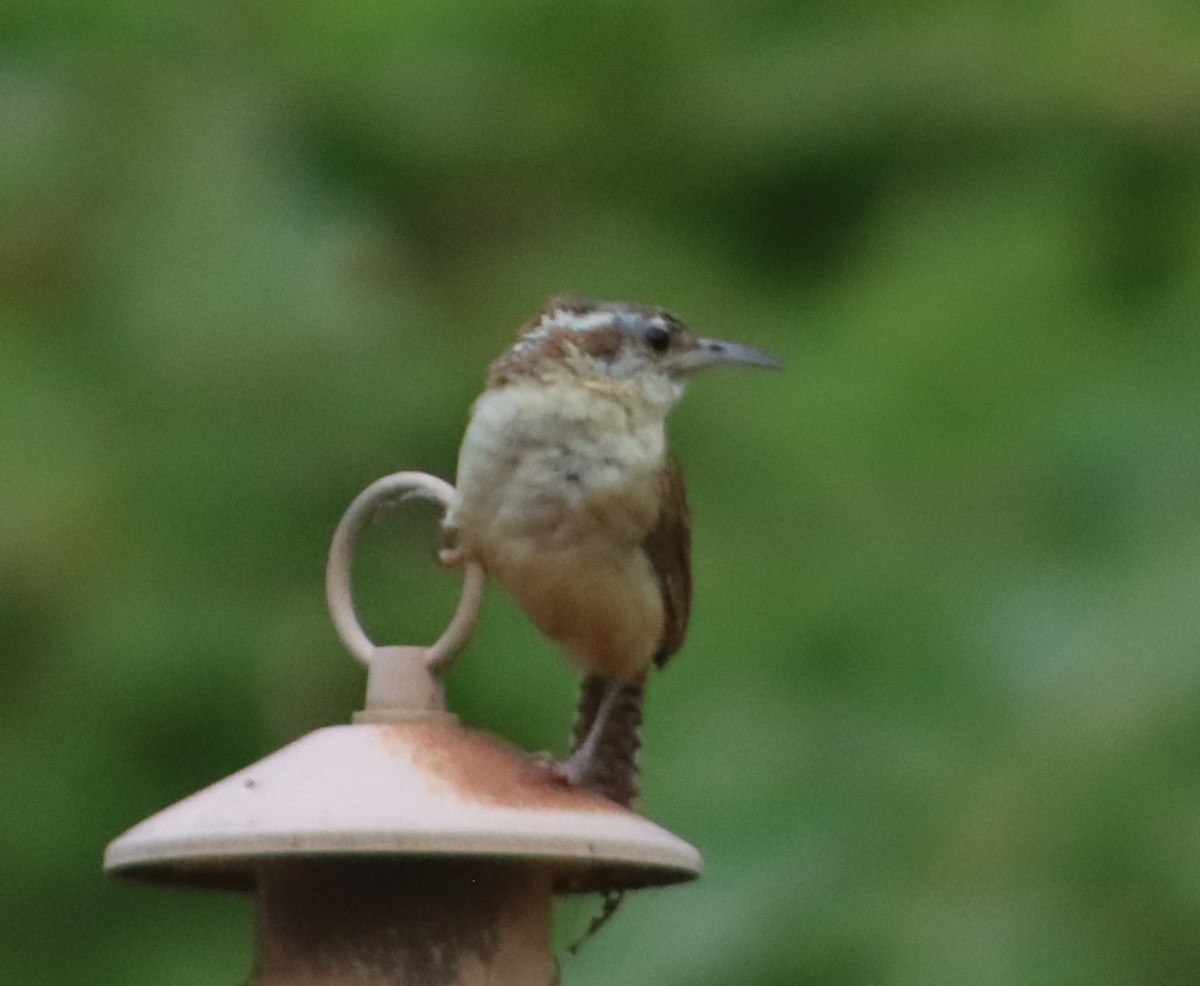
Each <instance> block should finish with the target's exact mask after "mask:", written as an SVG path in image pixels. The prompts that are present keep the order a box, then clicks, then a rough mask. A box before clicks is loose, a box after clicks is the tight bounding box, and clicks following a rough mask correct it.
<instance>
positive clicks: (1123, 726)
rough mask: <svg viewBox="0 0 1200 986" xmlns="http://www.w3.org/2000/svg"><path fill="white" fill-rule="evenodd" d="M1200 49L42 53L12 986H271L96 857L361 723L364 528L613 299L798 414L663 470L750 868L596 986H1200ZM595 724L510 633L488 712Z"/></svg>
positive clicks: (415, 595)
mask: <svg viewBox="0 0 1200 986" xmlns="http://www.w3.org/2000/svg"><path fill="white" fill-rule="evenodd" d="M1198 21H1200V18H1198V17H1197V14H1196V10H1195V7H1194V5H1192V4H1188V3H1184V2H1183V0H1176V2H1168V0H1163V2H1159V3H1146V4H1139V5H1135V4H1120V3H1109V4H1099V3H1093V4H1083V3H1077V4H1048V5H1042V6H1037V5H1032V6H1031V5H1026V4H1019V3H1016V2H1012V0H1009V2H996V3H992V4H983V5H981V4H974V5H964V4H956V3H950V2H943V3H920V4H918V3H908V4H865V5H857V6H856V5H840V4H830V3H809V4H796V5H786V4H768V3H754V2H751V3H744V4H738V5H723V4H718V3H714V2H704V0H702V2H695V0H689V2H687V3H684V2H682V0H657V2H650V3H647V2H638V3H633V2H629V0H613V2H610V3H606V4H599V5H573V6H555V5H551V4H545V3H519V2H496V0H487V2H483V0H475V2H472V3H466V4H443V3H431V2H428V0H388V2H383V0H362V2H358V3H350V4H330V3H327V2H321V3H318V2H311V0H305V2H295V3H291V4H282V3H278V2H267V3H258V4H249V5H246V4H228V3H195V4H151V3H146V2H134V0H94V2H89V3H80V2H72V0H43V2H34V0H16V2H15V3H10V4H8V5H6V6H5V7H4V9H3V11H0V53H2V56H3V57H2V58H0V217H3V219H2V221H0V676H2V681H3V687H0V832H2V833H3V836H4V842H3V847H2V848H0V913H2V914H3V920H2V921H0V980H2V981H4V982H13V983H40V982H55V983H66V982H80V983H89V984H108V983H112V984H118V983H119V984H123V986H124V984H128V983H143V982H144V983H151V982H170V983H176V984H190V983H196V984H201V983H221V982H236V981H239V978H240V977H242V976H243V975H244V974H245V971H246V967H247V963H248V956H249V935H250V928H249V922H250V911H249V908H248V905H247V904H246V903H245V902H244V901H236V900H234V899H232V898H222V897H209V896H203V895H200V896H195V897H191V896H188V895H186V894H182V893H179V894H172V895H169V896H164V895H163V894H161V893H155V892H152V891H149V890H146V889H142V888H132V887H124V886H121V885H118V884H115V883H114V882H112V881H110V880H107V879H105V878H103V877H102V876H101V875H100V874H99V872H98V867H99V861H100V854H101V851H102V848H103V846H104V844H105V842H106V841H107V840H108V839H110V838H111V837H113V836H115V835H116V834H118V833H119V832H120V831H121V830H123V829H124V828H126V827H127V826H128V825H130V824H132V823H133V822H135V821H137V820H139V819H140V818H141V817H143V816H145V815H146V814H148V813H150V812H151V811H153V810H155V809H157V808H159V807H162V806H164V805H165V804H167V803H170V802H171V801H174V800H176V799H178V798H179V797H181V796H183V795H184V794H187V793H189V792H191V791H192V790H195V789H197V788H199V787H201V786H203V785H204V784H206V783H208V782H210V781H212V780H214V779H216V778H218V777H220V776H223V775H225V774H227V773H230V772H232V771H233V770H235V769H237V768H239V767H241V766H242V765H244V764H245V763H248V762H250V761H251V760H254V759H256V758H258V757H259V756H261V755H263V754H265V753H266V752H268V751H270V750H271V749H273V748H275V747H277V746H279V745H282V744H283V743H284V742H286V741H288V740H290V739H293V738H295V737H296V736H298V735H300V734H302V733H303V732H305V731H306V730H308V729H311V728H314V727H316V726H318V725H322V724H327V723H335V722H344V721H346V720H347V718H348V716H349V714H350V712H351V711H352V709H353V708H354V707H355V706H356V704H357V702H358V701H359V700H360V698H361V685H362V682H361V677H360V674H359V672H358V670H357V668H356V666H355V665H354V664H353V663H352V662H351V661H350V660H348V659H347V658H345V657H344V656H343V655H342V654H341V653H340V651H339V647H338V645H337V643H336V640H335V638H334V635H333V633H332V630H331V629H330V627H329V625H328V622H327V620H326V617H325V615H324V611H323V603H322V596H321V591H322V588H321V579H322V569H323V561H324V552H325V550H326V546H327V543H328V537H329V535H330V533H331V531H332V528H333V525H334V524H335V523H336V521H337V518H338V516H339V515H340V513H341V510H342V509H343V508H344V507H345V506H346V505H347V504H348V503H349V501H350V499H351V498H352V497H353V496H354V495H355V494H356V493H357V492H358V491H359V490H360V489H361V488H362V487H363V486H364V485H366V483H368V482H369V481H370V480H372V479H374V478H376V477H377V476H380V475H382V474H384V473H387V472H390V471H394V470H396V469H400V468H413V469H425V470H429V471H433V472H437V473H440V474H442V475H445V476H450V475H451V474H452V472H453V466H454V458H455V452H456V445H457V440H458V435H459V433H460V431H461V428H462V425H463V423H464V421H465V416H466V411H467V407H468V404H469V402H470V400H471V398H472V396H473V394H474V392H475V391H476V389H477V388H478V386H479V383H480V381H481V378H482V373H483V370H484V367H485V366H486V364H487V362H488V361H489V359H490V358H491V357H492V356H493V355H495V354H496V353H497V352H499V351H500V350H501V349H502V348H504V347H505V346H506V345H507V343H508V340H509V339H510V338H511V336H512V333H513V332H514V331H515V329H516V326H517V325H519V324H520V322H521V320H522V319H523V318H524V317H525V316H526V315H527V314H529V313H530V312H531V311H534V310H536V308H537V307H538V306H539V305H540V303H541V300H542V298H543V297H544V296H546V295H548V294H551V293H556V292H561V291H573V292H578V293H582V294H592V295H595V296H598V297H616V298H625V297H628V298H632V299H638V300H646V301H654V302H658V303H661V304H665V305H667V306H669V307H671V308H673V309H675V310H677V311H678V312H679V313H680V314H681V315H683V316H684V317H686V318H689V319H691V320H693V321H694V322H695V323H696V324H698V325H700V326H702V327H704V328H706V329H708V330H709V331H712V332H713V333H714V334H722V335H727V336H729V337H731V338H737V339H742V340H745V341H747V342H750V343H754V344H757V345H762V346H765V347H768V348H772V349H774V350H775V351H776V352H778V353H779V354H780V355H782V356H783V357H784V359H785V361H786V362H787V364H788V369H787V371H786V372H785V373H782V374H777V375H773V376H770V377H767V376H753V377H752V376H751V375H744V376H738V375H735V374H732V373H731V374H729V375H727V376H724V377H721V378H720V379H715V378H714V379H706V380H704V381H703V382H700V383H698V384H697V385H696V386H695V387H694V388H693V390H692V392H691V393H690V394H689V396H688V398H687V400H686V401H685V403H684V405H683V406H682V407H681V409H680V410H679V412H678V414H677V415H676V418H675V420H674V422H673V435H674V442H675V446H676V448H677V450H678V452H679V454H680V456H681V458H682V459H683V460H684V462H685V463H686V465H687V469H688V476H689V481H690V486H691V491H692V499H693V507H694V513H695V516H696V531H695V553H696V584H697V604H696V611H695V620H694V624H693V628H692V634H691V638H690V641H689V643H688V645H687V647H686V649H685V651H684V653H683V654H682V656H681V657H680V658H679V659H678V660H677V662H676V663H675V664H673V665H672V666H671V668H670V669H669V671H668V672H667V673H665V674H664V675H663V676H661V677H660V678H657V679H656V680H655V681H654V682H653V687H652V688H651V692H650V700H649V709H648V715H649V724H648V729H647V747H646V755H645V760H644V763H645V774H646V777H645V788H646V796H645V802H644V806H645V809H646V811H647V812H648V814H650V815H651V816H653V817H655V818H657V819H660V820H661V821H663V822H664V823H665V824H667V825H669V826H670V827H672V828H673V829H675V830H677V831H679V832H680V833H681V834H682V835H684V836H685V837H688V838H690V839H691V840H693V841H695V842H697V843H698V844H699V845H700V846H701V848H702V849H703V850H704V852H705V854H706V858H707V863H708V871H707V873H706V876H705V878H704V880H703V881H702V882H701V883H700V884H698V885H696V886H693V887H690V888H687V889H683V890H677V891H672V892H670V893H662V894H645V895H641V896H638V897H635V898H633V899H631V900H630V901H629V902H627V904H626V906H625V909H624V910H623V911H622V913H621V914H620V915H619V916H618V917H617V918H616V920H615V921H614V922H613V924H612V925H611V926H610V927H609V928H607V929H605V932H604V934H603V935H601V936H600V937H599V938H598V939H597V940H596V941H594V942H592V943H590V944H589V945H588V947H587V948H586V949H585V950H584V951H583V953H582V954H581V955H580V956H579V957H578V958H575V959H567V960H566V961H565V964H564V973H565V979H566V981H567V982H569V983H572V984H575V986H586V984H588V983H600V982H605V983H614V982H647V983H650V982H653V983H658V984H664V986H665V984H671V983H688V984H691V986H698V984H710V983H711V984H717V983H729V982H738V983H748V984H761V986H775V984H780V986H784V984H786V986H791V984H799V983H805V984H809V983H811V984H830V986H834V984H837V986H855V984H867V983H871V984H894V986H900V984H921V986H930V984H941V983H946V984H980V986H991V984H1001V983H1004V984H1007V983H1021V984H1048V986H1049V984H1055V986H1058V984H1069V983H1087V984H1089V986H1097V984H1099V986H1107V984H1113V986H1116V984H1122V986H1124V984H1130V983H1155V984H1166V983H1193V982H1195V981H1196V980H1197V978H1198V977H1200V944H1197V943H1200V843H1198V842H1197V838H1196V835H1195V833H1196V831H1197V830H1198V829H1200V728H1198V726H1197V723H1198V722H1200V661H1197V659H1196V656H1197V653H1198V652H1200V606H1198V605H1197V599H1200V454H1198V452H1197V449H1198V448H1200V399H1198V398H1197V380H1198V379H1200V333H1198V332H1197V324H1196V318H1197V316H1196V313H1197V311H1198V310H1200V136H1198V133H1200V132H1198V131H1197V129H1196V122H1197V116H1196V114H1197V107H1198V106H1200V71H1198V70H1197V65H1200V23H1198ZM422 525H424V526H422ZM433 538H434V532H433V525H432V523H431V522H430V521H429V519H428V517H425V516H423V515H421V514H420V512H419V510H416V509H414V510H412V511H411V512H406V513H404V514H403V515H400V516H396V517H391V518H385V519H384V520H383V521H382V522H381V524H380V525H379V527H378V528H377V531H376V532H375V533H374V534H373V535H372V542H371V543H370V544H369V545H368V546H367V548H366V549H365V554H364V557H363V559H362V572H361V579H360V582H361V586H362V588H361V592H362V594H363V598H364V609H365V611H366V613H367V618H368V621H369V623H370V624H371V627H372V629H373V630H374V631H375V632H376V634H377V636H379V637H380V638H383V639H389V640H395V641H409V640H422V639H428V638H429V637H430V636H431V635H432V634H434V633H436V631H437V629H438V626H439V621H440V620H441V619H442V618H443V615H444V614H445V613H446V612H448V609H449V607H450V606H451V605H452V600H453V596H454V592H455V580H454V578H453V577H451V576H448V575H443V574H437V573H434V572H433V571H432V566H431V565H430V561H429V559H430V546H431V544H432V542H433ZM572 698H573V684H572V681H571V676H570V674H569V673H568V672H567V671H566V670H565V669H564V668H563V666H562V664H561V662H560V661H559V660H558V659H557V657H556V656H555V655H554V654H553V653H552V651H551V650H550V648H549V647H548V645H546V644H545V643H544V642H542V641H541V640H540V639H539V638H538V637H537V635H536V634H535V633H534V632H533V630H532V629H531V628H530V627H529V626H528V625H527V624H526V623H525V622H524V620H523V618H522V617H521V615H520V614H519V613H518V612H517V611H516V610H515V608H514V607H513V606H512V605H511V604H510V603H509V602H508V601H507V600H505V599H503V598H501V597H500V596H499V594H493V596H492V598H490V600H489V603H488V607H487V610H486V612H485V619H484V623H483V627H482V630H481V632H480V634H479V636H478V638H477V640H476V641H475V643H474V644H473V645H472V648H471V650H470V652H469V653H468V655H467V656H466V658H465V660H464V661H463V663H462V666H461V669H460V670H459V671H458V672H457V673H456V676H455V678H454V680H453V682H452V701H453V703H454V705H455V707H456V709H457V710H458V711H459V712H460V714H461V715H462V716H463V718H464V719H466V720H467V721H469V722H473V723H477V724H482V725H484V726H487V727H489V728H494V729H496V730H498V731H500V732H501V733H503V734H505V735H507V736H509V737H511V738H513V739H514V740H516V741H519V742H521V743H522V744H524V745H527V746H529V747H531V748H534V749H537V748H552V749H557V748H559V747H560V746H561V740H562V738H563V737H564V736H565V732H566V728H567V723H568V721H569V718H570V706H571V703H572ZM587 918H588V913H587V912H586V911H581V910H578V909H576V910H572V911H570V912H568V921H567V923H571V924H573V925H574V926H573V927H570V928H567V929H565V931H564V938H566V939H573V938H574V937H577V932H578V931H579V930H581V929H582V927H583V926H585V925H586V922H587ZM64 931H65V932H66V933H67V934H66V936H65V940H64V936H63V932H64ZM55 936H57V937H55Z"/></svg>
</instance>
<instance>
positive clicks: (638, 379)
mask: <svg viewBox="0 0 1200 986" xmlns="http://www.w3.org/2000/svg"><path fill="white" fill-rule="evenodd" d="M713 366H751V367H762V368H767V369H778V368H779V367H780V366H781V364H780V362H779V361H778V360H777V359H775V357H773V356H771V355H770V354H769V353H765V352H763V351H762V350H761V349H755V348H754V347H753V346H745V345H742V344H741V343H736V342H726V341H724V340H722V339H705V338H702V337H700V336H697V335H696V334H694V333H693V332H692V331H691V330H689V329H688V327H687V326H686V325H684V324H683V322H681V321H680V320H679V319H678V318H677V317H675V316H674V315H672V314H671V313H670V312H668V311H666V310H665V309H662V308H656V307H651V306H645V305H634V304H628V303H625V302H609V301H605V302H599V301H585V300H580V299H577V298H569V297H555V298H551V299H550V300H549V301H547V302H546V305H545V307H544V309H543V310H542V312H541V314H539V315H537V316H536V317H534V318H533V319H531V320H530V321H529V322H528V323H527V324H526V325H525V327H524V328H523V329H522V331H521V336H520V338H519V339H518V340H517V344H516V345H515V346H514V347H513V349H512V350H510V352H509V353H507V354H506V355H505V356H504V357H502V358H501V360H500V361H498V362H497V364H496V366H495V367H494V368H493V373H494V374H495V373H496V372H497V371H499V372H500V373H501V374H502V375H503V376H508V375H509V373H510V372H511V371H513V370H518V371H521V372H522V373H532V374H534V375H536V376H543V377H549V376H553V377H558V376H559V375H569V376H574V377H576V378H580V379H583V380H595V381H600V382H609V381H611V382H613V383H624V384H627V385H632V386H636V387H637V388H638V389H640V390H642V391H643V392H644V394H645V396H646V397H647V398H649V399H650V400H652V401H654V402H655V403H666V404H673V403H674V402H675V401H676V400H678V398H679V397H680V396H681V395H682V394H683V390H684V387H685V386H686V384H687V381H688V380H689V379H690V378H691V377H692V376H693V375H694V374H696V373H699V372H700V371H702V370H705V369H708V368H709V367H713Z"/></svg>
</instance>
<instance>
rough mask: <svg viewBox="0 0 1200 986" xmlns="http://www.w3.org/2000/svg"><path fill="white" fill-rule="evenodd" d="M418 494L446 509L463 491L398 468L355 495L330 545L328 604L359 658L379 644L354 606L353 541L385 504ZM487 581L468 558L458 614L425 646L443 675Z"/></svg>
mask: <svg viewBox="0 0 1200 986" xmlns="http://www.w3.org/2000/svg"><path fill="white" fill-rule="evenodd" d="M414 495H415V496H420V497H423V498H426V499H430V500H436V501H437V502H438V503H440V504H441V505H442V507H443V508H444V510H449V509H450V508H451V507H452V506H453V505H454V504H455V502H456V501H457V499H458V491H457V490H455V488H454V487H453V486H451V485H450V484H449V483H447V482H446V481H445V480H444V479H438V477H436V476H431V475H429V474H428V473H424V472H397V473H393V474H392V475H390V476H384V477H383V478H382V479H377V480H375V482H373V483H372V484H371V485H370V486H368V487H367V488H366V489H365V490H363V491H362V492H361V493H359V494H358V496H356V497H355V498H354V500H353V502H352V503H351V504H350V506H349V507H348V508H347V510H346V512H345V513H344V514H343V515H342V519H341V520H340V521H339V522H338V526H337V530H336V531H334V534H333V543H332V544H331V545H330V546H329V561H328V563H327V564H326V566H325V598H326V600H327V602H328V604H329V615H330V618H331V619H332V620H333V625H334V628H335V629H336V630H337V634H338V637H339V638H341V641H342V643H343V644H344V645H345V646H346V649H347V650H348V651H350V653H351V654H352V655H354V657H355V659H356V660H358V661H359V662H361V663H362V664H365V665H368V666H369V665H370V662H371V655H372V654H373V653H374V652H375V651H376V649H377V647H376V645H375V643H374V642H373V641H372V640H371V638H370V637H368V636H367V634H366V631H365V630H363V628H362V624H361V623H360V622H359V620H358V613H357V611H356V610H355V608H354V594H353V591H352V588H351V577H350V566H351V561H352V559H353V556H354V546H355V543H356V542H357V540H358V535H359V532H360V531H361V530H362V527H363V525H364V524H365V523H366V522H367V521H368V520H369V519H370V518H371V517H372V516H373V515H374V513H375V511H376V510H378V509H379V507H380V506H382V505H383V504H385V503H390V502H394V501H397V500H402V499H404V498H405V497H407V496H414ZM483 581H484V573H483V568H482V566H480V565H479V564H477V563H476V562H472V561H468V562H465V563H464V564H463V588H462V594H461V595H460V596H459V599H458V606H457V608H456V609H455V610H454V616H453V617H451V619H450V623H449V624H448V625H447V627H446V629H445V631H443V633H442V635H441V636H440V637H439V638H438V639H437V640H436V641H435V642H434V643H433V644H432V645H431V646H429V647H427V648H425V649H424V655H423V656H424V660H425V666H426V667H427V668H428V669H429V670H430V671H431V672H433V673H434V674H436V675H440V674H443V673H444V672H445V671H446V669H447V668H448V667H449V666H450V663H451V662H452V661H453V660H454V657H455V655H456V654H457V653H458V652H459V651H460V650H461V649H462V647H463V645H464V644H466V642H467V641H468V640H469V639H470V637H471V634H472V633H474V631H475V623H476V620H477V619H478V616H479V604H480V601H481V599H482V596H483Z"/></svg>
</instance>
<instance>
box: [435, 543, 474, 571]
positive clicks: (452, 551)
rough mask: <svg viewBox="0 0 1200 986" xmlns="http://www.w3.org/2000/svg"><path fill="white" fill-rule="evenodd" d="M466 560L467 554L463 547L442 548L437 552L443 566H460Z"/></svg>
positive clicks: (438, 559) (439, 561)
mask: <svg viewBox="0 0 1200 986" xmlns="http://www.w3.org/2000/svg"><path fill="white" fill-rule="evenodd" d="M466 560H467V554H466V552H465V551H463V549H462V548H442V550H441V551H439V552H438V553H437V561H438V564H439V565H441V566H442V568H458V566H459V565H461V564H462V563H463V562H464V561H466Z"/></svg>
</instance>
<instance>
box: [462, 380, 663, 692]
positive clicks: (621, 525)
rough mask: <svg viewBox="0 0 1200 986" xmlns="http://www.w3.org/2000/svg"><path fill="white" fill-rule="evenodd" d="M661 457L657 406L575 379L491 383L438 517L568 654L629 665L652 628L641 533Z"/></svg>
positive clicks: (597, 664)
mask: <svg viewBox="0 0 1200 986" xmlns="http://www.w3.org/2000/svg"><path fill="white" fill-rule="evenodd" d="M665 461H666V438H665V430H664V421H663V415H662V414H661V413H660V414H658V415H655V414H654V413H652V412H651V410H650V409H646V408H639V407H637V406H630V403H628V402H622V401H620V400H614V399H612V398H611V396H609V395H598V394H596V393H594V392H591V391H588V390H587V389H586V388H579V387H577V386H576V387H566V388H558V387H545V386H536V387H535V386H531V387H505V388H502V389H499V390H489V391H486V392H485V393H484V394H483V395H482V396H481V397H480V398H479V400H478V401H477V402H476V404H475V408H474V411H473V413H472V417H471V421H470V424H469V425H468V427H467V431H466V434H465V436H464V438H463V444H462V449H461V452H460V455H459V465H458V481H457V485H458V491H459V502H458V503H457V505H456V507H455V509H454V510H453V511H452V512H451V515H450V517H449V518H448V523H449V525H450V526H451V527H453V528H454V529H455V530H456V532H457V537H458V543H459V545H460V546H461V547H462V548H463V550H464V551H465V552H466V553H467V554H468V555H469V556H471V557H474V558H476V559H478V560H479V561H481V562H482V563H483V565H484V567H485V568H487V569H488V571H489V572H491V573H492V574H493V575H494V576H496V577H497V578H499V579H500V581H501V582H502V583H503V584H504V585H505V587H506V588H507V589H508V590H509V591H510V592H511V593H512V594H513V595H514V596H515V597H516V599H517V601H518V602H519V603H520V604H521V606H522V608H523V609H524V610H525V611H526V612H527V613H528V614H529V616H530V617H531V618H532V619H533V621H534V623H535V624H537V626H538V627H539V628H540V629H541V630H542V631H543V632H544V633H545V634H546V635H547V636H549V637H550V638H551V639H553V640H555V641H556V642H558V643H559V644H560V645H561V646H562V647H563V649H564V650H565V651H566V652H567V654H568V656H570V657H572V658H573V659H574V660H575V661H576V662H577V663H579V664H580V665H582V666H583V667H585V668H588V669H590V670H600V671H604V672H605V673H609V674H611V675H613V676H615V677H627V676H629V675H630V674H632V673H635V671H637V670H640V669H641V667H644V662H646V661H648V660H649V657H650V655H651V654H652V653H653V650H654V648H655V646H656V645H657V643H658V640H659V637H660V635H661V633H662V622H663V612H662V602H661V598H660V594H659V590H658V586H657V581H656V578H655V575H654V572H653V569H652V567H651V565H650V563H649V560H648V558H647V557H646V554H645V552H644V550H643V548H642V543H643V541H644V539H645V537H646V535H647V533H648V532H649V531H650V530H651V528H652V527H653V526H654V524H655V521H656V520H657V518H658V514H659V509H660V504H659V502H658V500H659V489H660V486H659V473H660V471H661V470H662V468H663V467H664V464H665ZM626 664H628V665H629V667H625V665H626ZM635 665H636V667H635ZM631 668H632V669H633V670H631Z"/></svg>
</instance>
